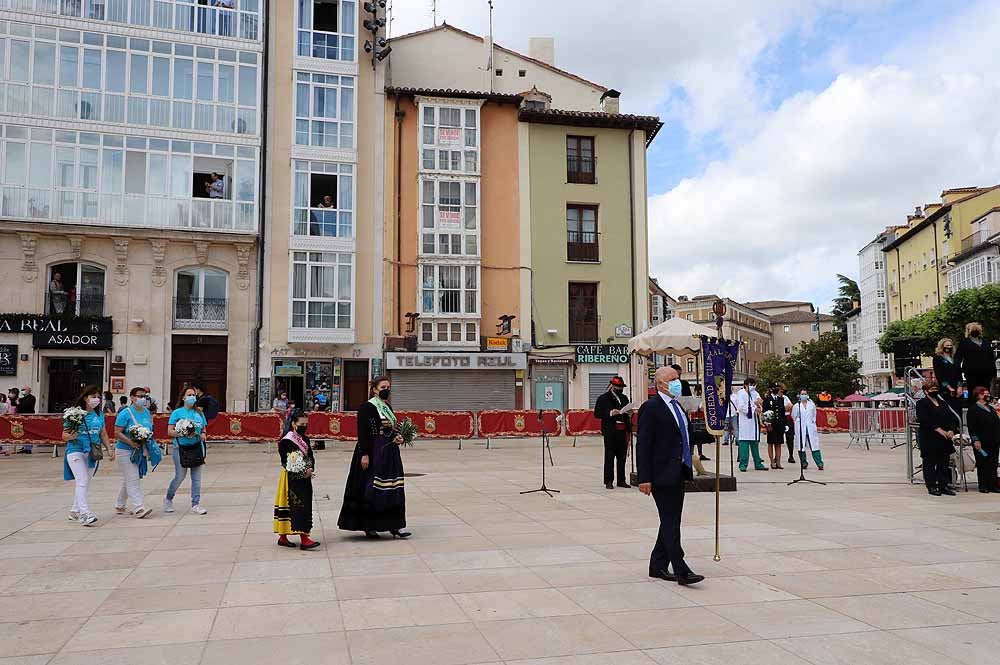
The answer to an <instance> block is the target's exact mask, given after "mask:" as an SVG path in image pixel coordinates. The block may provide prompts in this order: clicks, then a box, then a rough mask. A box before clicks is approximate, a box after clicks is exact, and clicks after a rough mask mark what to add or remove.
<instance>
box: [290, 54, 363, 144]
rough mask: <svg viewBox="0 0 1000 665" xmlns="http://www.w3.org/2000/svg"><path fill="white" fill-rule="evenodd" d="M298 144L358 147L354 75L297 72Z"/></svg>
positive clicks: (296, 139) (296, 113) (296, 129)
mask: <svg viewBox="0 0 1000 665" xmlns="http://www.w3.org/2000/svg"><path fill="white" fill-rule="evenodd" d="M295 80H296V85H295V143H296V144H298V145H312V146H319V147H324V148H353V147H354V77H352V76H333V75H330V74H308V73H306V72H296V74H295Z"/></svg>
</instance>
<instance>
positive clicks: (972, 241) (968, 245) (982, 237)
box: [962, 228, 990, 253]
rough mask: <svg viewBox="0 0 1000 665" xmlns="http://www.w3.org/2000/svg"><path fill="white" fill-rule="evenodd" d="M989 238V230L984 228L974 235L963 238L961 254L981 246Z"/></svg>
mask: <svg viewBox="0 0 1000 665" xmlns="http://www.w3.org/2000/svg"><path fill="white" fill-rule="evenodd" d="M989 237H990V233H989V229H986V228H984V229H980V230H979V231H976V232H975V233H972V234H970V235H967V236H965V237H964V238H962V252H963V253H964V252H967V251H969V250H970V249H972V248H974V247H978V246H979V245H982V244H983V243H985V242H986V241H987V240H989Z"/></svg>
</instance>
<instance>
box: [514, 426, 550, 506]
mask: <svg viewBox="0 0 1000 665" xmlns="http://www.w3.org/2000/svg"><path fill="white" fill-rule="evenodd" d="M542 415H543V414H542V410H541V409H539V410H538V422H539V424H540V425H541V428H542V486H541V487H539V488H538V489H535V490H526V491H524V492H521V494H534V493H535V492H545V493H546V494H548V495H549V496H550V497H551V496H552V494H553V493H555V494H559V490H554V489H552V488H550V487H546V486H545V450H546V449H548V451H549V463H550V464H552V466H555V462H553V461H552V447H551V446H550V445H549V434H548V432H546V431H545V420H544V419H543V418H542ZM553 498H554V497H553Z"/></svg>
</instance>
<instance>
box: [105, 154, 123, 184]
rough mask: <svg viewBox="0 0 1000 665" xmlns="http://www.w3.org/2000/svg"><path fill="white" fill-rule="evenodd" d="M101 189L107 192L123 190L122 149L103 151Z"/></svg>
mask: <svg viewBox="0 0 1000 665" xmlns="http://www.w3.org/2000/svg"><path fill="white" fill-rule="evenodd" d="M101 191H102V192H104V193H106V194H112V193H116V194H117V193H121V191H122V151H121V150H108V149H107V148H105V149H104V151H103V152H102V153H101Z"/></svg>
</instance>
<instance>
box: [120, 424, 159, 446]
mask: <svg viewBox="0 0 1000 665" xmlns="http://www.w3.org/2000/svg"><path fill="white" fill-rule="evenodd" d="M126 433H127V434H128V438H130V439H132V443H134V444H135V447H136V448H142V447H143V446H144V445H146V444H147V443H149V440H150V439H152V438H153V431H152V430H151V429H149V428H148V427H143V426H142V425H132V426H131V427H129V428H128V430H126Z"/></svg>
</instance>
